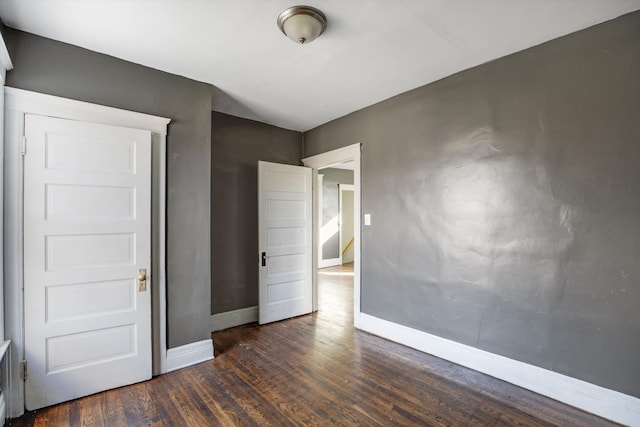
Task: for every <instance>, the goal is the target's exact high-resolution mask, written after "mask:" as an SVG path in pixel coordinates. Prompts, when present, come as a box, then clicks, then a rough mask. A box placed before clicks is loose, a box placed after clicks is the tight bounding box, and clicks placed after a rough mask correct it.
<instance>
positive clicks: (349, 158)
mask: <svg viewBox="0 0 640 427" xmlns="http://www.w3.org/2000/svg"><path fill="white" fill-rule="evenodd" d="M360 149H361V144H359V143H358V144H352V145H349V146H347V147H343V148H339V149H337V150H333V151H329V152H326V153H322V154H318V155H315V156H312V157H307V158H305V159H302V161H303V163H304V165H305V166H308V167H312V168H313V174H314V182H316V183H319V178H318V175H322V170H326V169H327V168H331V167H335V166H337V165H344V164H349V167H350V168H352V170H353V184H352V185H353V242H352V243H351V245H350V247H352V250H353V273H352V274H353V276H352V277H353V293H352V294H353V304H352V306H353V325H354V326H355V327H356V328H358V327H359V323H360V286H361V283H360V255H361V254H360V234H361V233H360V232H361V230H360V224H361V222H360V218H361V204H360ZM322 179H323V180H324V177H323V178H322ZM336 192H337V194H338V197H339V191H338V189H337V191H336ZM320 203H321V202H320V190H319V185H316V188H315V189H314V205H315V206H319V205H320ZM338 203H339V201H338ZM313 215H314V221H313V222H314V224H316V226H314V230H313V231H314V236H313V240H314V245H313V249H314V252H315V254H314V257H313V263H314V265H313V273H314V274H313V309H314V311H317V310H318V307H319V294H318V282H319V276H320V275H319V274H318V269H319V267H320V262H319V261H320V260H321V259H324V257H323V258H320V256H321V254H320V250H321V249H320V242H321V238H322V237H321V227H320V226H319V224H320V223H321V217H320V209H314V212H313ZM337 222H338V220H336V225H337ZM336 234H337V241H338V242H339V240H340V237H339V233H336ZM324 237H326V235H325V236H324ZM328 241H329V240H328V239H327V240H326V241H325V243H326V242H328ZM337 246H338V247H339V249H338V250H337V251H334V252H333V253H328V256H332V255H333V256H335V258H338V259H339V258H340V256H341V252H342V250H343V249H344V247H340V243H338V245H337ZM334 248H335V247H334ZM348 250H349V248H348ZM335 258H334V259H335ZM334 262H335V261H334ZM325 267H326V266H325ZM333 267H336V268H338V267H340V268H342V265H341V262H336V263H335V264H334V265H333Z"/></svg>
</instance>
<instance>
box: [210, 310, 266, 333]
mask: <svg viewBox="0 0 640 427" xmlns="http://www.w3.org/2000/svg"><path fill="white" fill-rule="evenodd" d="M257 321H258V306H257V305H254V306H253V307H247V308H240V309H238V310H233V311H226V312H224V313H217V314H214V315H212V316H211V332H215V331H222V330H224V329H228V328H233V327H235V326H240V325H246V324H247V323H254V322H257Z"/></svg>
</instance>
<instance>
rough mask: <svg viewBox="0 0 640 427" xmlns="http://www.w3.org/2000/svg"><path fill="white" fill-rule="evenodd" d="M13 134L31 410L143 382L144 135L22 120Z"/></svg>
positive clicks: (146, 339)
mask: <svg viewBox="0 0 640 427" xmlns="http://www.w3.org/2000/svg"><path fill="white" fill-rule="evenodd" d="M25 135H26V139H27V148H26V155H25V160H24V193H25V194H24V301H25V303H24V315H25V319H24V324H25V359H26V361H27V364H28V365H27V366H28V369H27V370H28V373H27V379H26V382H25V401H26V407H27V409H30V410H32V409H37V408H40V407H44V406H49V405H52V404H55V403H59V402H63V401H66V400H70V399H74V398H77V397H81V396H86V395H89V394H92V393H96V392H99V391H102V390H106V389H110V388H114V387H119V386H122V385H126V384H131V383H134V382H139V381H143V380H146V379H149V378H151V298H150V291H149V283H150V277H149V275H148V273H149V272H150V271H151V261H150V260H151V249H150V248H151V245H150V242H151V236H150V230H151V210H150V209H151V203H150V202H151V200H150V194H151V133H150V132H149V131H143V130H137V129H128V128H121V127H115V126H106V125H100V124H95V123H85V122H77V121H71V120H63V119H56V118H51V117H44V116H35V115H26V116H25ZM141 269H144V270H146V272H147V277H146V281H144V280H142V278H143V277H141V276H144V272H143V271H140V270H141Z"/></svg>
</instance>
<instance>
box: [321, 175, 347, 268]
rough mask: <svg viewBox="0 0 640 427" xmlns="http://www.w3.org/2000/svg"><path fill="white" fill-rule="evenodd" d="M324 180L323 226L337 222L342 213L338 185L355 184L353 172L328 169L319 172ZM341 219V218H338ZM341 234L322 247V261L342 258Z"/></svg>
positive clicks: (337, 233)
mask: <svg viewBox="0 0 640 427" xmlns="http://www.w3.org/2000/svg"><path fill="white" fill-rule="evenodd" d="M318 173H319V174H322V175H324V177H323V179H322V225H325V224H327V223H328V222H330V221H332V220H333V221H335V220H336V218H337V216H338V215H339V213H340V192H339V191H338V184H353V171H350V170H345V169H335V168H326V169H321V170H319V171H318ZM338 219H339V218H338ZM340 250H341V249H340V232H339V229H336V232H335V233H334V234H333V235H332V236H331V237H330V238H329V239H328V240H327V241H326V242H325V243H324V244H323V245H322V259H333V258H339V257H340Z"/></svg>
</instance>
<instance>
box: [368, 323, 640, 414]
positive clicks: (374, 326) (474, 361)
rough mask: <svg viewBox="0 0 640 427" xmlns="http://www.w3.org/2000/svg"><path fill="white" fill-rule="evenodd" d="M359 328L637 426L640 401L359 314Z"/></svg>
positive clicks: (591, 411) (577, 406)
mask: <svg viewBox="0 0 640 427" xmlns="http://www.w3.org/2000/svg"><path fill="white" fill-rule="evenodd" d="M358 328H359V329H361V330H363V331H366V332H369V333H372V334H374V335H378V336H380V337H382V338H386V339H388V340H391V341H395V342H397V343H400V344H403V345H406V346H408V347H412V348H415V349H416V350H420V351H422V352H425V353H429V354H432V355H434V356H437V357H440V358H442V359H446V360H449V361H451V362H454V363H457V364H459V365H462V366H466V367H468V368H471V369H474V370H476V371H479V372H482V373H484V374H487V375H491V376H492V377H495V378H499V379H501V380H504V381H507V382H509V383H511V384H515V385H517V386H520V387H523V388H526V389H528V390H531V391H534V392H536V393H539V394H542V395H544V396H548V397H550V398H552V399H555V400H559V401H560V402H564V403H566V404H568V405H571V406H574V407H576V408H580V409H582V410H584V411H586V412H590V413H592V414H595V415H599V416H601V417H604V418H607V419H610V420H612V421H615V422H618V423H622V424H625V425H630V426H640V399H638V398H636V397H633V396H629V395H626V394H623V393H619V392H617V391H614V390H610V389H607V388H604V387H600V386H597V385H594V384H591V383H588V382H585V381H582V380H578V379H576V378H572V377H568V376H566V375H562V374H558V373H557V372H552V371H549V370H546V369H542V368H539V367H537V366H533V365H529V364H527V363H523V362H519V361H517V360H513V359H509V358H507V357H504V356H499V355H497V354H493V353H489V352H487V351H484V350H479V349H477V348H474V347H470V346H467V345H464V344H460V343H457V342H455V341H450V340H447V339H444V338H440V337H438V336H435V335H431V334H428V333H426V332H422V331H419V330H417V329H413V328H409V327H407V326H403V325H399V324H397V323H393V322H389V321H387V320H383V319H379V318H377V317H374V316H371V315H368V314H364V313H360V316H359V322H358Z"/></svg>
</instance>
